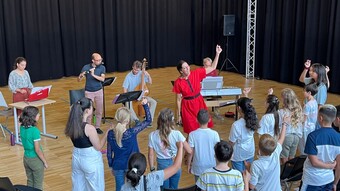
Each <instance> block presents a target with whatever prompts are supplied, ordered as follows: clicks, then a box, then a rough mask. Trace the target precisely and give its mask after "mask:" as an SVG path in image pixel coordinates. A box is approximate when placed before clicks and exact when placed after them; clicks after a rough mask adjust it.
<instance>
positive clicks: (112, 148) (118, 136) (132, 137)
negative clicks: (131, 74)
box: [107, 98, 152, 191]
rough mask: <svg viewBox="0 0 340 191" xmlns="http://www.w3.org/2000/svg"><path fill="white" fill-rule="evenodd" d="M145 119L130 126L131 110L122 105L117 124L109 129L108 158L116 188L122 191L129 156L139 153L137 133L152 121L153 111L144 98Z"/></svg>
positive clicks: (116, 117)
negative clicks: (151, 111)
mask: <svg viewBox="0 0 340 191" xmlns="http://www.w3.org/2000/svg"><path fill="white" fill-rule="evenodd" d="M142 105H143V107H144V110H145V116H146V118H145V120H144V121H143V122H142V123H138V124H137V125H136V126H134V127H131V128H129V123H130V118H131V114H130V110H129V109H128V108H126V107H121V108H119V109H118V110H117V111H116V115H115V119H116V120H117V122H118V123H117V125H116V126H115V127H114V128H113V130H110V131H109V134H108V136H107V160H108V164H109V167H110V168H111V172H112V174H113V175H114V176H115V181H116V190H117V191H120V190H121V187H122V186H123V184H124V177H125V173H126V171H127V168H128V165H127V163H128V158H129V157H130V155H131V154H132V153H139V147H138V142H137V135H138V133H140V132H141V131H142V130H144V129H145V128H147V127H148V125H150V123H151V120H152V119H151V113H150V110H149V106H148V104H147V99H145V98H143V100H142Z"/></svg>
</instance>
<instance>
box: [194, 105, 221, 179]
mask: <svg viewBox="0 0 340 191" xmlns="http://www.w3.org/2000/svg"><path fill="white" fill-rule="evenodd" d="M209 119H210V118H209V112H208V111H207V110H205V109H201V110H200V111H199V112H198V114H197V121H198V123H199V124H200V125H201V127H200V128H198V129H196V130H195V131H192V132H191V133H190V134H189V145H190V147H191V148H192V154H190V155H188V173H191V174H194V175H195V181H197V179H198V177H199V176H200V175H201V174H202V173H203V172H204V171H205V170H206V169H208V168H212V167H214V166H215V165H216V161H215V157H214V155H215V152H214V146H215V144H216V143H217V142H219V141H220V136H219V135H218V133H217V132H216V131H214V130H212V129H210V128H208V122H209Z"/></svg>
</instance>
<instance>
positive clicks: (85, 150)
mask: <svg viewBox="0 0 340 191" xmlns="http://www.w3.org/2000/svg"><path fill="white" fill-rule="evenodd" d="M92 113H93V102H92V100H91V99H89V98H86V97H84V98H82V99H80V100H78V101H77V102H76V103H74V104H73V105H72V107H71V111H70V114H69V117H68V121H67V124H66V128H65V135H66V136H67V137H70V138H71V140H72V143H73V145H74V148H73V153H72V190H74V191H78V190H93V191H103V190H105V182H104V164H103V158H102V153H101V152H100V151H101V149H102V148H103V146H104V145H105V142H106V137H107V133H108V131H106V133H105V134H104V136H103V137H102V138H101V139H100V138H99V137H98V134H97V131H96V128H95V127H94V126H93V125H91V124H88V123H87V122H86V121H87V118H88V117H89V116H92Z"/></svg>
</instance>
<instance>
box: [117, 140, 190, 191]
mask: <svg viewBox="0 0 340 191" xmlns="http://www.w3.org/2000/svg"><path fill="white" fill-rule="evenodd" d="M176 146H177V154H176V158H175V159H174V163H173V164H172V165H171V166H169V167H167V168H166V169H164V170H157V171H153V172H151V173H149V174H147V175H144V173H145V170H146V166H147V164H146V158H145V156H144V155H143V154H142V153H134V154H132V155H131V157H130V159H129V162H128V170H127V173H126V179H127V182H126V183H125V184H124V185H123V187H122V189H121V191H130V190H145V191H146V190H160V187H161V186H162V185H163V182H164V180H166V179H168V178H170V177H171V176H173V175H174V174H175V173H176V172H178V170H179V169H180V168H181V165H182V157H183V142H182V141H179V142H177V143H176Z"/></svg>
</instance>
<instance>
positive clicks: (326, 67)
mask: <svg viewBox="0 0 340 191" xmlns="http://www.w3.org/2000/svg"><path fill="white" fill-rule="evenodd" d="M325 70H326V79H327V89H328V88H329V87H330V86H331V84H330V82H329V78H328V72H329V71H330V69H329V67H328V66H325Z"/></svg>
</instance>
